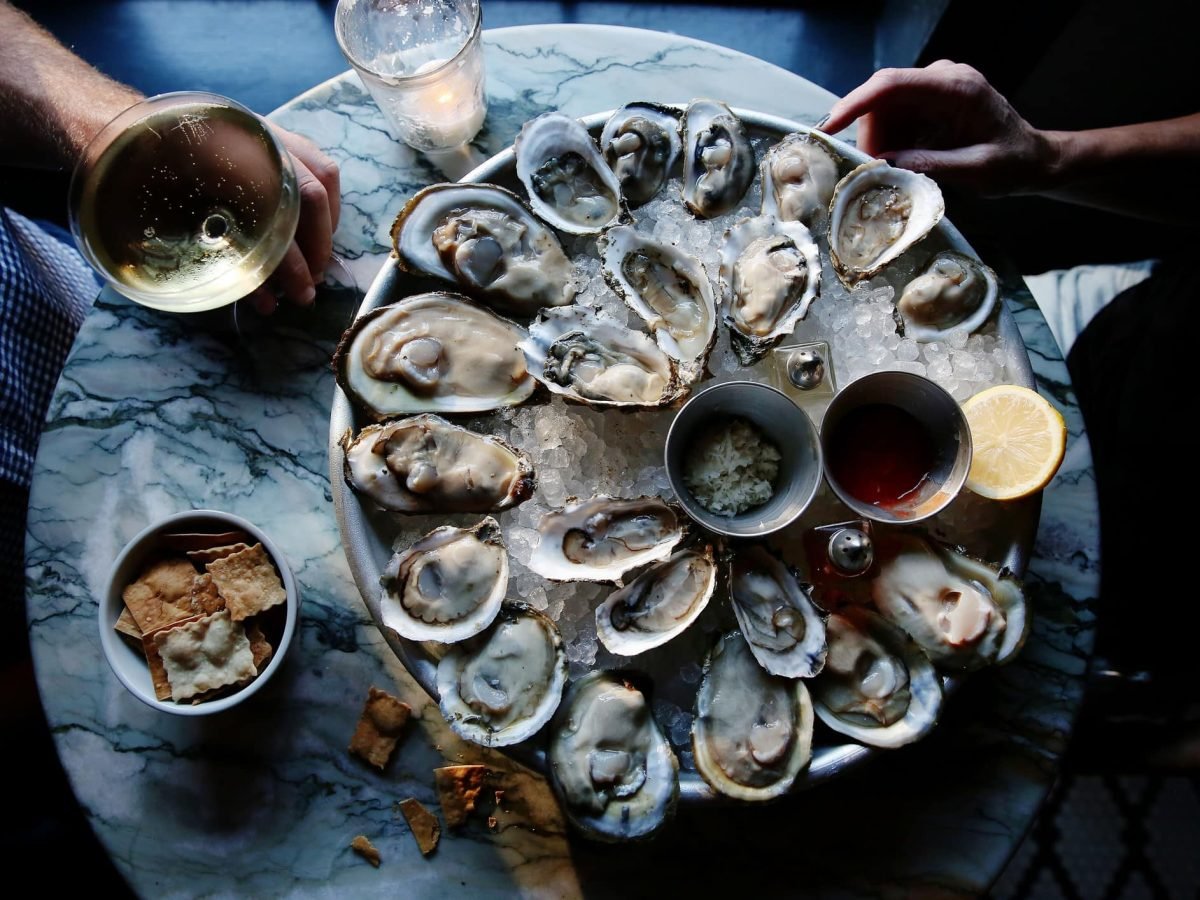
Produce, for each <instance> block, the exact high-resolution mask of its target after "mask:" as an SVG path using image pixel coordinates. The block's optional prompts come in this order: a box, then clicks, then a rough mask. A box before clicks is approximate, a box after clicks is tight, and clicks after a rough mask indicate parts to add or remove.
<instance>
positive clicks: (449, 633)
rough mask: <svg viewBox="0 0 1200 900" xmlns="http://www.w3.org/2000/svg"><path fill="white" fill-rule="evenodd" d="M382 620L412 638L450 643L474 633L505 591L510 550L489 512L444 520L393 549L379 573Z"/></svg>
mask: <svg viewBox="0 0 1200 900" xmlns="http://www.w3.org/2000/svg"><path fill="white" fill-rule="evenodd" d="M380 583H381V584H382V585H383V596H382V598H381V599H380V603H379V606H380V610H381V611H382V613H383V624H384V625H386V626H387V627H388V628H391V629H392V630H393V631H395V632H396V633H397V634H399V635H400V636H401V637H406V638H408V639H409V640H413V641H438V642H440V643H443V644H450V643H453V642H454V641H461V640H463V639H464V638H469V637H471V636H472V635H475V634H478V633H479V632H481V631H483V629H485V628H487V627H488V625H490V624H491V622H492V620H493V619H494V618H496V613H498V612H499V611H500V601H502V600H503V599H504V593H505V591H507V590H508V552H507V551H506V550H505V548H504V539H503V538H502V537H501V534H500V525H499V523H498V522H497V521H496V520H495V519H493V518H491V517H490V516H489V517H488V518H486V519H484V520H483V521H482V522H480V523H479V524H478V525H476V526H475V527H474V528H455V527H453V526H450V525H445V526H443V527H441V528H437V529H435V530H433V531H431V532H430V533H429V534H427V535H425V536H424V537H423V538H421V539H420V540H418V541H417V542H416V543H414V544H413V545H412V546H411V547H409V548H408V549H407V550H404V551H402V552H400V553H397V554H395V555H394V556H393V557H392V558H391V560H389V561H388V564H387V566H386V567H385V568H384V570H383V576H382V577H381V578H380Z"/></svg>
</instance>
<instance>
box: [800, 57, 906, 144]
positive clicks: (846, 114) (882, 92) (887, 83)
mask: <svg viewBox="0 0 1200 900" xmlns="http://www.w3.org/2000/svg"><path fill="white" fill-rule="evenodd" d="M919 71H921V70H920V69H880V70H879V71H878V72H876V73H875V74H874V75H872V76H871V77H870V78H868V79H867V80H866V81H865V82H863V83H862V84H860V85H859V86H858V87H856V88H855V89H854V90H852V91H851V92H850V93H848V94H847V95H846V96H845V97H843V98H842V99H841V100H839V101H838V102H837V103H835V104H833V108H832V109H830V110H829V119H828V120H827V121H826V122H825V124H824V125H822V126H821V130H822V131H824V132H825V133H826V134H837V133H838V132H839V131H843V130H845V129H846V128H848V127H849V126H850V124H851V123H852V122H853V121H854V120H855V119H857V118H860V117H861V116H863V115H864V114H866V113H868V112H870V111H871V110H872V109H874V108H875V107H876V106H878V105H879V103H880V102H881V101H885V100H886V98H887V97H888V95H889V94H893V93H895V91H896V90H897V89H898V88H901V87H902V86H903V85H905V84H906V83H909V82H910V81H911V76H910V75H909V74H906V73H912V72H919Z"/></svg>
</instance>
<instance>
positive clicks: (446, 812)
mask: <svg viewBox="0 0 1200 900" xmlns="http://www.w3.org/2000/svg"><path fill="white" fill-rule="evenodd" d="M486 777H487V766H443V767H442V768H440V769H434V770H433V780H434V782H435V783H436V784H437V790H438V800H439V801H440V802H441V804H442V815H443V816H444V817H445V818H446V827H447V828H457V827H458V826H459V825H462V824H463V823H464V822H466V821H467V816H469V815H470V814H471V813H473V812H474V811H475V802H476V801H477V800H478V799H479V794H480V792H481V791H482V790H483V782H484V779H485V778H486Z"/></svg>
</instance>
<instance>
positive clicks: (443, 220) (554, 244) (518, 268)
mask: <svg viewBox="0 0 1200 900" xmlns="http://www.w3.org/2000/svg"><path fill="white" fill-rule="evenodd" d="M392 246H393V247H394V248H395V250H396V258H397V260H398V261H399V263H400V267H401V268H402V269H404V270H405V271H407V272H416V273H420V274H423V275H432V276H433V277H434V278H442V279H445V280H446V281H451V282H453V283H454V284H456V285H458V287H459V288H460V289H461V290H463V291H465V292H466V293H468V294H470V295H471V296H472V297H475V298H476V299H477V300H479V301H480V302H482V303H486V304H487V305H489V306H492V307H495V308H497V309H500V310H504V311H506V312H510V313H515V314H517V315H522V316H532V315H533V314H534V313H536V312H537V311H538V310H539V309H541V308H542V307H543V306H562V305H564V304H567V303H570V302H571V301H572V300H574V299H575V295H576V294H577V293H578V292H579V285H578V283H577V279H576V273H575V266H574V264H573V263H572V262H571V261H570V260H569V259H568V258H567V255H566V254H565V253H564V252H563V249H562V245H561V244H559V242H558V238H557V237H556V236H555V234H554V232H553V231H551V230H550V229H549V228H547V227H546V226H545V225H543V224H542V222H541V221H540V220H539V219H538V218H537V216H535V215H534V214H533V212H532V211H531V210H530V209H529V207H527V206H526V205H525V204H524V203H522V202H521V200H520V199H519V198H518V197H517V195H516V194H514V193H512V192H511V191H506V190H505V189H504V188H502V187H497V186H496V185H494V184H434V185H430V186H429V187H427V188H424V189H422V190H420V191H418V192H417V193H416V195H415V196H414V197H413V198H412V199H411V200H409V201H408V203H407V205H405V207H404V209H403V211H401V213H400V215H398V216H397V217H396V223H395V224H394V225H393V226H392Z"/></svg>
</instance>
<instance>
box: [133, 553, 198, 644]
mask: <svg viewBox="0 0 1200 900" xmlns="http://www.w3.org/2000/svg"><path fill="white" fill-rule="evenodd" d="M195 577H196V567H195V566H193V565H192V564H191V563H190V562H188V561H187V560H186V559H184V558H183V557H181V556H175V557H168V558H166V559H160V560H156V561H155V562H153V563H151V564H150V565H149V566H147V567H146V568H145V569H143V570H142V572H141V574H139V575H138V577H137V578H136V579H135V580H134V581H133V582H132V583H131V584H128V585H126V586H125V590H124V591H122V592H121V599H122V600H124V601H125V608H126V609H128V610H129V614H130V615H131V616H133V620H134V621H135V622H137V626H138V628H140V629H142V631H143V632H151V631H154V630H155V629H157V628H161V627H162V626H163V625H169V624H170V623H171V622H178V621H179V620H180V619H185V618H187V617H188V616H190V615H192V609H191V603H190V602H189V597H190V596H191V592H192V580H193V579H194V578H195Z"/></svg>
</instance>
